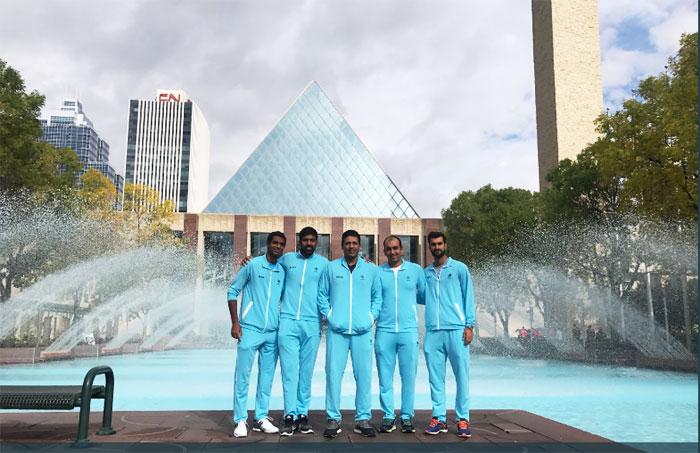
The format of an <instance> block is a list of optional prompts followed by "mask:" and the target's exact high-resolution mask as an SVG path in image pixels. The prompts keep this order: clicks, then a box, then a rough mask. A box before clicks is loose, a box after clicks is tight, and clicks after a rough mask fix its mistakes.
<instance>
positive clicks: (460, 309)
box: [423, 258, 476, 421]
mask: <svg viewBox="0 0 700 453" xmlns="http://www.w3.org/2000/svg"><path fill="white" fill-rule="evenodd" d="M425 278H426V283H427V290H426V294H425V329H426V332H425V342H424V344H423V348H424V351H425V362H426V364H427V366H428V377H429V380H430V398H431V400H432V403H433V417H437V418H439V419H440V420H442V421H445V418H446V412H447V409H446V405H445V363H446V361H447V360H448V359H449V361H450V364H451V365H452V371H453V372H454V374H455V381H456V384H457V392H456V393H457V395H456V402H455V412H456V415H457V419H462V418H463V419H465V420H469V346H466V345H465V344H464V340H463V337H462V336H463V334H464V328H465V327H473V326H474V325H475V323H476V309H475V304H474V286H473V284H472V278H471V274H470V273H469V269H468V268H467V265H466V264H464V263H462V262H460V261H457V260H455V259H452V258H448V259H447V261H446V262H445V264H444V265H443V266H442V269H441V270H440V273H439V274H438V272H437V271H436V269H435V266H434V264H431V265H429V266H428V267H426V268H425Z"/></svg>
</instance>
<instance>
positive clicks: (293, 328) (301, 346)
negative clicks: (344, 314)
mask: <svg viewBox="0 0 700 453" xmlns="http://www.w3.org/2000/svg"><path fill="white" fill-rule="evenodd" d="M320 342H321V323H320V322H319V321H304V320H295V319H280V325H279V331H278V334H277V344H278V346H279V354H280V368H281V369H282V390H283V393H284V415H285V416H286V415H293V416H295V417H297V416H299V415H302V414H303V415H308V413H309V402H310V401H311V378H312V377H313V374H314V364H315V363H316V353H317V352H318V345H319V343H320Z"/></svg>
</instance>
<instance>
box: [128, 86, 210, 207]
mask: <svg viewBox="0 0 700 453" xmlns="http://www.w3.org/2000/svg"><path fill="white" fill-rule="evenodd" d="M125 182H127V183H134V184H146V185H148V186H151V187H153V188H155V189H156V190H158V192H159V193H160V197H161V201H165V200H170V201H172V203H173V206H174V211H176V212H201V211H202V209H204V206H205V205H206V203H207V199H208V190H209V126H208V125H207V122H206V120H205V119H204V115H202V112H201V111H200V110H199V107H197V104H195V103H194V102H192V100H190V99H189V98H188V97H187V94H186V93H185V92H184V91H181V90H158V91H157V93H156V98H155V99H153V100H139V99H132V100H131V101H130V103H129V128H128V135H127V150H126V172H125Z"/></svg>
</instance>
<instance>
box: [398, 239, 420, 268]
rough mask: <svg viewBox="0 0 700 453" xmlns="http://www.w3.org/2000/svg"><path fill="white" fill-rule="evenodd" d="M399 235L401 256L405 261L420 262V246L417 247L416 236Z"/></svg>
mask: <svg viewBox="0 0 700 453" xmlns="http://www.w3.org/2000/svg"><path fill="white" fill-rule="evenodd" d="M397 236H399V239H401V245H402V246H403V258H404V259H405V260H407V261H411V262H413V263H417V264H420V248H419V247H418V236H401V235H397Z"/></svg>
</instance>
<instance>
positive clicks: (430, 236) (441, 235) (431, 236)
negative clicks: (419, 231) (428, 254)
mask: <svg viewBox="0 0 700 453" xmlns="http://www.w3.org/2000/svg"><path fill="white" fill-rule="evenodd" d="M437 238H442V240H443V241H444V242H445V244H447V238H446V237H445V233H443V232H442V231H431V232H430V233H428V243H430V241H432V240H433V239H437Z"/></svg>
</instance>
